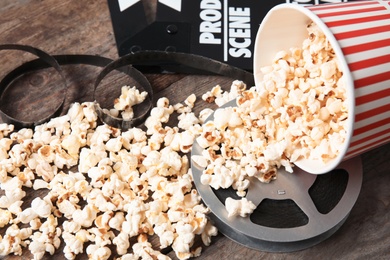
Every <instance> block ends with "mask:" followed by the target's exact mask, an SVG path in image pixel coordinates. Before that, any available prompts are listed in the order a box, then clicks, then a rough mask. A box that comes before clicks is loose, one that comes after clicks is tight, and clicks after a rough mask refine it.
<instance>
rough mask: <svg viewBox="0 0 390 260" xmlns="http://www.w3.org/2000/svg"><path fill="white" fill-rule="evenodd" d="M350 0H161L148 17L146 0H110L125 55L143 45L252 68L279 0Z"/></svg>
mask: <svg viewBox="0 0 390 260" xmlns="http://www.w3.org/2000/svg"><path fill="white" fill-rule="evenodd" d="M337 2H347V0H158V3H157V12H156V18H155V19H154V20H153V22H151V23H148V22H147V17H146V15H145V10H144V6H143V3H142V1H141V0H108V4H109V9H110V14H111V20H112V25H113V30H114V34H115V41H116V44H117V48H118V54H119V56H123V55H125V54H128V53H132V52H136V51H140V50H159V51H172V52H184V53H191V54H197V55H202V56H205V57H208V58H212V59H215V60H218V61H221V62H224V63H227V64H230V65H232V66H236V67H239V68H242V69H245V70H249V71H251V70H252V67H253V50H254V42H255V39H256V34H257V31H258V28H259V25H260V23H261V21H262V20H263V18H264V16H265V15H266V14H267V12H268V11H269V10H270V9H271V8H272V7H274V6H275V5H277V4H281V3H295V4H301V5H313V4H323V3H337Z"/></svg>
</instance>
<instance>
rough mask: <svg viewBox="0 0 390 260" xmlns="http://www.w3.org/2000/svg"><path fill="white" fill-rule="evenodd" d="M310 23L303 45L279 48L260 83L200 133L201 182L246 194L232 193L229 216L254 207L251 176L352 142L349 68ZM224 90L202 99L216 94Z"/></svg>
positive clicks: (324, 155) (270, 173)
mask: <svg viewBox="0 0 390 260" xmlns="http://www.w3.org/2000/svg"><path fill="white" fill-rule="evenodd" d="M307 30H308V38H307V39H305V40H304V41H303V44H302V47H300V48H298V47H293V48H291V49H290V50H287V51H285V50H282V51H280V52H278V53H277V54H276V57H275V58H274V60H273V61H272V64H271V65H270V66H267V67H264V68H261V72H262V73H263V75H264V76H263V79H262V81H261V82H260V84H258V85H257V86H256V88H255V87H253V88H251V89H249V90H245V91H243V92H242V94H241V95H240V97H238V98H237V100H236V103H237V107H223V108H218V109H217V110H216V111H215V113H214V119H213V120H212V121H208V122H206V123H205V124H204V125H203V127H202V133H201V134H200V136H199V137H198V138H197V142H198V144H199V145H200V146H201V147H202V148H203V149H204V150H203V152H202V154H201V155H197V156H193V161H194V162H195V163H196V164H197V165H199V166H201V167H203V168H204V171H203V174H202V176H201V182H202V184H204V185H210V186H211V187H213V188H214V189H219V188H224V189H226V188H230V187H232V188H233V189H234V190H236V192H237V195H238V196H240V197H242V199H241V200H239V201H232V199H231V198H228V199H227V200H226V203H225V206H226V209H227V211H228V215H229V216H235V215H240V216H247V215H248V214H251V213H252V212H253V210H254V209H255V205H254V204H253V203H252V202H250V201H247V200H246V199H245V195H246V192H247V190H248V187H249V185H250V180H251V179H258V180H259V181H261V182H265V183H268V182H270V181H271V180H273V179H276V174H277V170H278V169H279V168H280V167H281V166H283V167H284V168H285V170H286V171H288V172H292V171H293V168H292V167H293V163H294V162H296V161H297V160H299V159H310V160H312V159H315V160H322V161H323V162H325V163H326V162H327V161H328V160H330V159H332V158H335V157H336V156H337V155H338V154H339V152H340V151H339V149H340V148H341V147H342V144H343V143H344V142H345V139H346V136H347V132H346V119H347V118H348V111H347V104H346V100H347V95H346V87H345V83H344V79H343V73H342V71H341V70H340V65H339V63H338V60H337V57H336V55H335V53H334V50H333V49H332V46H331V45H330V43H329V41H328V40H327V39H326V37H325V35H324V34H323V32H322V31H321V30H320V29H319V28H318V27H317V25H316V24H314V23H311V24H309V25H308V26H307ZM219 91H220V90H219V89H218V88H216V89H213V90H212V91H211V92H209V93H208V94H207V95H205V96H204V97H203V99H204V100H212V97H213V95H218V92H219ZM213 93H214V94H213Z"/></svg>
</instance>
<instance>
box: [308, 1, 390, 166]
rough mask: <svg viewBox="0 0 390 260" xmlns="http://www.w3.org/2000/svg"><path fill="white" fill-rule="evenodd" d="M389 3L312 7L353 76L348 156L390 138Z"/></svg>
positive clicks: (358, 3)
mask: <svg viewBox="0 0 390 260" xmlns="http://www.w3.org/2000/svg"><path fill="white" fill-rule="evenodd" d="M389 3H390V2H389V1H361V2H351V3H348V4H343V5H337V4H333V5H319V6H312V7H309V9H310V10H311V11H313V12H314V13H315V14H316V15H317V16H318V17H320V18H321V19H322V21H323V22H324V23H325V24H326V25H327V27H328V28H329V29H330V30H331V31H332V33H333V34H334V36H335V38H336V39H337V40H338V42H339V44H340V47H341V50H342V52H343V54H344V56H345V59H346V61H347V63H348V65H349V69H350V71H351V73H352V77H353V79H354V87H355V122H354V133H353V137H352V139H351V143H350V146H349V149H348V152H347V155H346V159H348V158H351V157H354V156H356V155H359V154H360V153H362V152H364V151H367V150H369V149H372V148H375V147H377V146H380V145H383V144H385V143H387V142H389V141H390V130H389V129H390V69H389V68H390V6H389Z"/></svg>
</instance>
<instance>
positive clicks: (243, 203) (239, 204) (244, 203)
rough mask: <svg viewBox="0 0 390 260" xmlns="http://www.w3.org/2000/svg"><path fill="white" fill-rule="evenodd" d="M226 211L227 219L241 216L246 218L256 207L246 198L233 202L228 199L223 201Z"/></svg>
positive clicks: (233, 200)
mask: <svg viewBox="0 0 390 260" xmlns="http://www.w3.org/2000/svg"><path fill="white" fill-rule="evenodd" d="M225 205H226V210H227V212H228V217H229V218H230V217H234V216H237V215H238V216H241V217H246V216H247V215H250V214H251V213H252V212H253V210H254V209H255V208H256V205H255V204H253V203H252V202H251V201H249V200H247V199H246V198H241V199H240V200H235V199H232V198H230V197H228V198H226V200H225Z"/></svg>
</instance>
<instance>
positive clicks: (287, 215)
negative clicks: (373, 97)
mask: <svg viewBox="0 0 390 260" xmlns="http://www.w3.org/2000/svg"><path fill="white" fill-rule="evenodd" d="M234 104H235V103H234V102H229V103H228V104H227V105H230V106H234ZM212 119H213V116H210V118H209V119H208V120H212ZM201 153H202V148H201V147H200V146H199V144H197V143H196V142H195V143H194V145H193V148H192V155H200V154H201ZM191 167H192V173H193V178H194V182H195V186H196V188H197V190H198V191H199V193H200V195H201V197H202V199H203V201H204V203H205V204H206V205H207V206H208V207H209V208H210V210H211V216H210V217H211V219H212V220H213V221H214V223H215V225H216V226H217V227H218V229H219V231H220V232H221V233H222V234H224V235H225V236H227V237H229V238H230V239H232V240H234V241H235V242H237V243H240V244H242V245H244V246H247V247H250V248H253V249H257V250H260V251H268V252H292V251H298V250H302V249H306V248H309V247H311V246H314V245H316V244H318V243H320V242H322V241H324V240H325V239H327V238H328V237H330V236H331V235H332V234H334V233H335V232H336V231H337V230H338V229H339V228H340V227H341V226H342V224H343V223H344V222H345V221H346V219H347V217H348V215H349V213H350V211H351V209H352V207H353V205H354V204H355V202H356V200H357V198H358V195H359V193H360V189H361V185H362V178H363V169H362V163H361V160H360V157H356V158H354V159H351V160H349V161H346V162H343V163H341V164H340V165H339V166H338V168H337V169H335V170H333V171H331V172H329V173H326V174H323V175H313V174H309V173H307V172H304V171H303V170H300V169H298V168H297V167H295V169H294V173H292V174H291V173H289V172H284V171H283V170H281V169H280V170H279V172H278V177H277V179H276V180H274V181H272V182H271V183H261V182H260V181H258V180H257V179H254V180H252V181H251V184H250V186H249V188H248V191H247V194H246V198H247V199H248V200H250V201H252V202H253V203H254V204H255V205H256V206H257V208H256V209H255V210H254V212H253V213H252V214H251V215H250V216H248V217H245V218H242V217H233V218H228V214H227V211H226V209H225V205H224V201H225V199H226V198H227V197H232V198H235V199H238V196H237V195H236V193H235V191H234V190H233V189H219V190H214V189H213V188H211V187H210V186H208V185H203V184H202V183H201V182H200V176H201V174H202V171H203V168H201V167H199V166H198V165H196V164H195V163H192V165H191Z"/></svg>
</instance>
